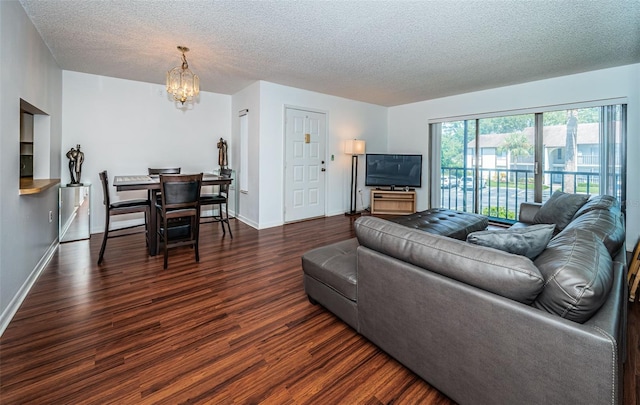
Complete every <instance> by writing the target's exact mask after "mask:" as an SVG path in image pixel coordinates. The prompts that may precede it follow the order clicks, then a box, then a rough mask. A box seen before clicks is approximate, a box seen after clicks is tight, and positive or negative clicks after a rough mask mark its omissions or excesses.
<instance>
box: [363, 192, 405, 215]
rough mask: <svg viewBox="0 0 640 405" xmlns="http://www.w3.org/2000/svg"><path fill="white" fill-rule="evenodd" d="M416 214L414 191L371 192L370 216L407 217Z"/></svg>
mask: <svg viewBox="0 0 640 405" xmlns="http://www.w3.org/2000/svg"><path fill="white" fill-rule="evenodd" d="M414 212H416V192H415V191H392V190H371V214H372V215H375V214H391V215H409V214H413V213H414Z"/></svg>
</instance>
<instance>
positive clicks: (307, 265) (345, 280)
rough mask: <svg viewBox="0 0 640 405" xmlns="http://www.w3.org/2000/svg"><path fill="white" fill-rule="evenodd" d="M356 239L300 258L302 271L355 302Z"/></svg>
mask: <svg viewBox="0 0 640 405" xmlns="http://www.w3.org/2000/svg"><path fill="white" fill-rule="evenodd" d="M358 246H359V244H358V240H357V239H356V238H352V239H348V240H345V241H342V242H337V243H334V244H331V245H327V246H322V247H319V248H316V249H313V250H310V251H308V252H307V253H305V254H304V255H303V256H302V270H303V271H304V273H305V274H306V275H308V276H309V277H313V278H314V279H316V280H318V281H319V282H321V283H323V284H325V285H326V286H328V287H330V288H332V289H334V290H336V291H337V292H338V293H340V294H341V295H342V296H344V297H346V298H348V299H350V300H352V301H355V300H356V282H357V279H356V271H357V270H356V250H357V248H358Z"/></svg>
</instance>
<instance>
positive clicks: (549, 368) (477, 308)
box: [302, 195, 627, 404]
mask: <svg viewBox="0 0 640 405" xmlns="http://www.w3.org/2000/svg"><path fill="white" fill-rule="evenodd" d="M554 197H556V196H555V195H554ZM554 197H552V199H550V200H549V202H548V203H547V204H545V205H544V206H541V205H539V204H527V203H525V204H523V205H522V206H521V210H520V218H519V220H520V222H518V223H517V224H515V225H514V226H513V227H512V228H511V229H509V230H505V231H499V230H498V231H494V232H492V231H480V233H478V232H474V230H473V229H468V231H469V233H468V234H467V235H466V238H465V240H464V241H463V240H459V239H454V238H451V237H447V236H442V235H438V234H437V231H435V232H434V231H433V229H429V226H428V224H427V225H426V226H420V227H419V229H414V228H413V227H411V226H410V225H411V224H410V223H404V224H401V223H403V221H402V220H399V221H398V222H400V223H395V222H391V221H387V220H384V219H381V218H375V217H362V218H360V219H358V220H357V221H356V222H355V230H356V235H357V237H356V238H354V239H351V240H347V241H343V242H339V243H336V244H332V245H329V246H324V247H320V248H317V249H314V250H312V251H309V252H307V253H306V254H305V255H304V256H303V257H302V266H303V272H304V287H305V291H306V293H307V294H308V296H309V299H310V301H311V302H312V303H319V304H321V305H322V306H324V307H325V308H327V309H328V310H330V311H331V312H333V313H334V314H336V315H337V316H338V317H340V318H341V319H342V320H344V321H345V322H346V323H347V324H349V325H350V326H351V327H353V328H354V329H355V330H356V331H357V332H359V333H360V334H362V335H363V336H365V337H366V338H368V339H369V340H370V341H371V342H373V343H374V344H376V345H377V346H378V347H380V348H381V349H382V350H384V351H385V352H387V353H388V354H390V355H391V356H393V357H394V358H396V359H397V360H398V361H400V362H401V363H402V364H404V365H405V366H406V367H408V368H409V369H411V370H412V371H413V372H415V373H416V374H417V375H419V376H420V377H422V378H423V379H424V380H426V381H427V382H428V383H429V384H431V385H432V386H434V387H435V388H437V389H438V390H440V391H441V392H443V393H444V394H446V395H447V396H449V397H450V398H451V399H453V400H454V401H456V402H458V403H460V404H578V403H580V404H587V403H588V404H618V403H621V401H622V363H623V359H624V353H625V347H624V345H625V343H624V342H625V334H626V302H627V297H626V294H627V289H626V277H625V275H626V250H625V245H624V218H623V215H622V214H621V212H620V207H619V205H618V203H617V202H616V201H615V199H613V198H611V197H608V196H596V197H593V198H591V199H590V200H589V201H588V202H586V203H585V201H577V200H576V198H575V197H566V195H560V196H559V197H560V198H554ZM569 200H572V201H569ZM554 204H555V205H556V206H554ZM554 211H555V212H554ZM550 213H551V214H550ZM447 214H448V213H447V212H445V211H442V210H441V211H439V212H438V213H437V215H436V216H438V215H440V217H441V218H445V217H446V215H447ZM554 215H555V216H554ZM558 216H559V217H558ZM561 217H564V218H561ZM550 221H556V222H557V223H554V225H556V226H555V228H557V229H554V227H553V226H552V227H548V226H546V230H545V231H544V232H543V231H541V229H543V228H545V226H535V227H534V226H532V225H534V224H536V223H539V224H544V223H549V222H550ZM436 222H437V221H436ZM406 225H409V226H406ZM423 225H424V224H423ZM425 228H426V229H425ZM528 228H530V229H533V230H534V231H532V234H533V236H532V235H529V232H528V231H525V230H526V229H528ZM549 228H550V231H549ZM554 230H555V233H553V232H554ZM425 231H426V232H425ZM545 232H552V233H551V234H550V235H546V234H545V235H542V236H540V234H541V233H545ZM457 236H458V237H460V238H461V239H462V238H464V236H461V235H457ZM467 238H468V239H469V240H474V239H475V242H476V243H478V241H479V240H480V241H482V240H484V241H485V242H486V240H487V239H488V240H489V242H488V244H489V245H491V244H494V245H496V244H497V245H500V243H505V241H506V242H508V243H505V245H506V246H497V247H499V248H500V249H496V248H495V247H487V246H480V245H479V244H476V243H471V242H467V241H466V239H467ZM549 238H552V239H550V240H549ZM518 239H519V240H521V242H522V243H516V244H515V245H519V247H518V246H516V248H515V249H516V250H517V249H520V248H522V246H523V245H524V246H532V245H534V244H536V243H537V244H540V243H544V245H543V246H542V248H541V249H538V250H541V251H540V252H533V253H532V252H527V253H531V254H532V257H531V258H530V257H527V254H525V253H523V252H519V253H520V254H514V253H509V251H510V250H512V249H513V248H514V247H513V246H512V245H514V244H513V243H511V242H513V241H514V240H518ZM545 239H546V240H549V242H548V243H547V242H546V240H545ZM481 243H482V242H481ZM505 250H507V251H505ZM532 259H533V260H532Z"/></svg>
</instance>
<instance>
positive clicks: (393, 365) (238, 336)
mask: <svg viewBox="0 0 640 405" xmlns="http://www.w3.org/2000/svg"><path fill="white" fill-rule="evenodd" d="M352 221H353V219H351V218H348V217H344V216H335V217H331V218H324V219H317V220H312V221H307V222H301V223H296V224H290V225H286V226H284V227H277V228H272V229H266V230H262V231H257V230H254V229H253V228H250V227H248V226H246V225H244V224H242V223H241V222H239V221H232V222H231V223H232V228H233V235H234V239H233V240H231V239H230V238H229V237H228V236H227V237H226V238H222V231H221V229H220V226H219V225H218V224H204V225H203V226H202V228H201V248H200V263H195V262H194V260H193V253H192V251H191V250H190V249H189V248H183V249H176V250H173V251H171V252H170V256H169V268H168V269H167V270H163V269H162V256H158V257H148V256H147V255H146V253H145V242H144V238H143V236H142V234H137V235H131V236H126V237H122V238H116V239H111V240H109V243H108V245H107V250H106V254H105V260H104V263H103V265H102V266H97V265H96V261H97V257H98V251H99V249H100V242H101V236H102V235H100V234H98V235H93V237H92V238H91V239H90V240H85V241H78V242H71V243H65V244H62V245H60V247H59V249H58V252H57V253H56V254H55V255H54V257H53V258H52V260H51V262H50V263H49V265H48V266H47V268H46V270H45V271H44V272H43V274H42V275H41V277H40V278H39V279H38V281H37V282H36V284H35V285H34V287H33V289H32V290H31V291H30V293H29V295H28V296H27V298H26V300H25V301H24V303H23V305H22V307H21V308H20V310H19V311H18V313H17V314H16V315H15V317H14V319H13V320H12V322H11V323H10V324H9V326H8V328H7V330H6V331H5V332H4V334H3V336H2V337H1V338H0V403H2V404H29V403H32V404H36V403H37V404H105V403H119V404H144V403H154V404H158V403H159V404H162V403H166V404H177V403H211V404H231V403H269V404H337V403H340V404H388V403H399V404H418V403H422V404H451V403H452V402H451V401H450V400H449V399H448V398H447V397H445V396H444V395H442V394H441V393H439V392H438V391H437V390H435V389H434V388H432V387H430V386H429V385H428V384H427V383H425V382H424V381H422V380H421V379H420V378H418V377H417V376H416V375H414V374H413V373H411V372H410V371H408V370H407V369H405V368H404V367H403V366H401V365H400V364H398V363H397V362H396V361H394V360H393V359H391V358H390V357H389V356H387V355H386V354H385V353H383V352H381V351H380V350H379V349H377V348H376V347H375V346H374V345H372V344H371V343H369V342H368V341H367V340H366V339H365V338H363V337H362V336H360V335H358V334H357V333H355V331H354V330H353V329H351V328H349V327H348V326H346V325H345V324H344V323H343V322H341V321H340V320H338V319H337V318H336V317H334V316H333V315H332V314H331V313H329V312H327V311H325V310H324V309H323V308H322V307H320V306H313V305H311V304H310V303H309V302H308V301H307V298H306V296H305V294H304V291H303V286H302V270H301V266H300V256H301V255H302V253H304V252H305V251H307V250H308V249H311V248H313V247H317V246H321V245H324V244H327V243H330V242H333V241H339V240H344V239H346V238H349V237H351V236H352V235H353V231H352V226H351V223H352ZM639 306H640V304H631V305H630V309H631V311H630V314H629V322H630V325H629V341H628V348H629V358H628V361H627V363H626V366H625V402H624V403H625V404H628V405H631V404H638V401H639V399H638V394H637V392H636V390H637V387H638V386H640V385H638V384H639V380H640V377H639V376H640V346H639V340H640V333H639V331H640V310H639Z"/></svg>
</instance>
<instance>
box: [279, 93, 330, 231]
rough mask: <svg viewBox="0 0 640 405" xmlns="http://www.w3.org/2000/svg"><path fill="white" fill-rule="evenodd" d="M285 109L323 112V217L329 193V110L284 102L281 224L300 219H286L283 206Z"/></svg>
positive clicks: (285, 148)
mask: <svg viewBox="0 0 640 405" xmlns="http://www.w3.org/2000/svg"><path fill="white" fill-rule="evenodd" d="M287 110H299V111H308V112H311V113H315V114H324V117H325V128H324V161H325V169H326V170H325V176H324V180H323V182H324V215H323V217H326V216H327V212H328V201H329V198H328V194H329V187H327V184H328V181H327V178H328V175H329V164H328V163H329V159H327V157H328V156H329V146H328V145H329V111H327V110H322V109H319V108H312V107H302V106H299V105H294V104H284V106H283V109H282V124H283V125H282V159H283V165H282V223H283V224H289V223H294V222H299V221H300V220H296V221H286V214H285V207H286V198H287V186H288V185H287V174H286V169H285V167H284V163H285V162H286V159H287V123H286V122H287ZM307 219H311V218H307Z"/></svg>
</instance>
